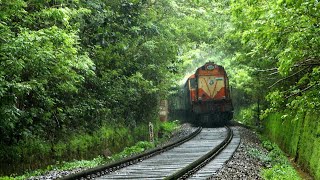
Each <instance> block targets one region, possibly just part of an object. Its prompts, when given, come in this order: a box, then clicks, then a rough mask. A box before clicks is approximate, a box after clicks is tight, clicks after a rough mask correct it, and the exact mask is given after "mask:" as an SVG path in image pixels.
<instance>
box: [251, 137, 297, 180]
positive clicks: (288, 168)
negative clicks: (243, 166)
mask: <svg viewBox="0 0 320 180" xmlns="http://www.w3.org/2000/svg"><path fill="white" fill-rule="evenodd" d="M262 146H263V147H264V148H265V149H267V150H268V153H263V152H260V151H259V150H257V149H250V150H249V154H250V155H251V156H253V157H255V158H258V159H259V160H260V161H262V162H263V163H264V164H267V166H268V167H270V168H265V169H263V170H262V172H261V176H262V177H263V178H264V179H267V180H301V178H300V176H299V174H298V173H297V172H296V170H295V169H294V167H293V166H292V165H291V164H290V162H289V160H288V159H287V157H286V156H285V154H284V153H283V152H282V151H281V149H280V148H279V147H278V146H277V145H276V144H274V143H272V142H270V141H268V140H264V141H263V142H262Z"/></svg>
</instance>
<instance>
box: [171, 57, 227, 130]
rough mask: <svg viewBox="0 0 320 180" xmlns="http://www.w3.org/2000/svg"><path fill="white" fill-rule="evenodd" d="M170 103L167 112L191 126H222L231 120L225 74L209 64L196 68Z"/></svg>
mask: <svg viewBox="0 0 320 180" xmlns="http://www.w3.org/2000/svg"><path fill="white" fill-rule="evenodd" d="M173 99H174V100H173V102H172V103H171V105H170V106H171V107H170V108H173V109H174V110H172V111H171V112H172V113H173V114H179V115H180V116H181V115H183V116H184V119H186V120H187V121H188V122H191V123H193V124H195V125H202V126H216V125H224V124H226V123H227V122H228V121H230V120H231V119H232V118H233V105H232V100H231V97H230V87H229V80H228V76H227V73H226V71H225V69H224V68H223V67H222V66H220V65H217V64H215V63H213V62H207V63H205V64H204V65H203V66H201V67H199V68H198V69H197V70H196V72H195V73H194V74H192V75H191V76H190V77H189V78H188V79H187V81H186V82H185V84H184V86H183V88H182V89H181V90H180V91H179V93H178V95H176V96H175V97H174V98H173Z"/></svg>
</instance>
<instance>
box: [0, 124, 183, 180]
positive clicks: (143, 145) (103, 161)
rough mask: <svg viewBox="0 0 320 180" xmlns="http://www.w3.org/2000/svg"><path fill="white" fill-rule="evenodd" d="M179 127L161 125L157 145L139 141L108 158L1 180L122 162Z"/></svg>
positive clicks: (68, 163) (50, 168) (63, 165)
mask: <svg viewBox="0 0 320 180" xmlns="http://www.w3.org/2000/svg"><path fill="white" fill-rule="evenodd" d="M178 127H179V122H178V121H168V122H164V123H161V124H160V125H159V131H160V133H161V134H162V138H158V139H157V140H156V142H155V143H151V142H148V141H139V142H137V143H136V144H135V145H133V146H130V147H126V148H125V149H124V150H123V151H121V152H120V153H116V154H114V155H112V156H108V157H103V156H98V157H96V158H94V159H92V160H74V161H69V162H64V161H62V162H57V163H56V164H54V165H49V166H47V167H46V168H43V169H38V170H35V171H31V172H26V173H25V174H23V175H21V176H15V175H12V176H11V177H10V176H3V177H0V180H13V179H14V180H22V179H27V178H30V177H32V176H39V175H43V174H46V173H47V172H49V171H52V170H56V171H64V170H71V169H76V168H92V167H95V166H98V165H102V164H106V163H110V162H113V161H117V160H120V159H122V158H126V157H129V156H132V155H134V154H138V153H141V152H143V151H145V150H147V149H150V148H153V147H155V145H156V144H157V143H161V142H163V141H165V140H166V139H168V138H170V137H171V134H172V132H173V131H174V130H176V129H177V128H178Z"/></svg>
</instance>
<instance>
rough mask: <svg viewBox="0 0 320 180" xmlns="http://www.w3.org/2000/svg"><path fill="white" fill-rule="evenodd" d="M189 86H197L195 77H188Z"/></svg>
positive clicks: (194, 87) (193, 87) (192, 87)
mask: <svg viewBox="0 0 320 180" xmlns="http://www.w3.org/2000/svg"><path fill="white" fill-rule="evenodd" d="M190 88H191V89H196V88H197V83H196V79H195V78H192V79H190Z"/></svg>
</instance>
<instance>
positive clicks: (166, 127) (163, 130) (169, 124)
mask: <svg viewBox="0 0 320 180" xmlns="http://www.w3.org/2000/svg"><path fill="white" fill-rule="evenodd" d="M178 127H180V124H179V121H178V120H175V121H166V122H162V123H161V124H160V127H159V134H160V135H159V136H160V138H169V137H171V135H172V132H173V131H174V130H176V129H177V128H178Z"/></svg>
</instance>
